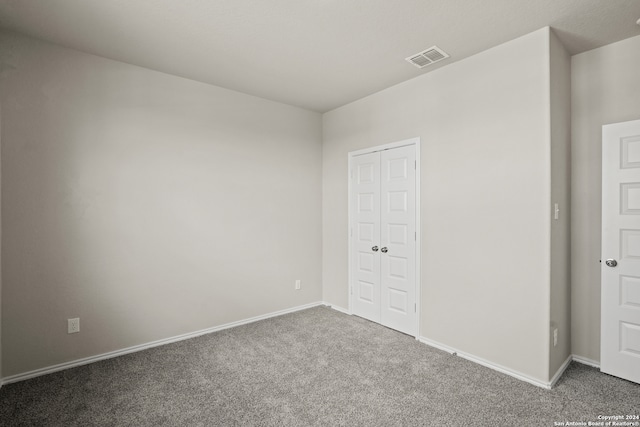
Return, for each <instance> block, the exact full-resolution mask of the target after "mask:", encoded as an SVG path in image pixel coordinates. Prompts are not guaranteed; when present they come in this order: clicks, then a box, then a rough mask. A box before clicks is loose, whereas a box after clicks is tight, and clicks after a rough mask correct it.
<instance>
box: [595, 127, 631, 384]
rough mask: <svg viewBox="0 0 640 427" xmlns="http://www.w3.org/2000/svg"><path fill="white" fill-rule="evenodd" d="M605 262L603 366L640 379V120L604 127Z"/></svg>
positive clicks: (603, 368)
mask: <svg viewBox="0 0 640 427" xmlns="http://www.w3.org/2000/svg"><path fill="white" fill-rule="evenodd" d="M607 260H614V261H615V262H616V263H617V264H616V265H613V263H609V264H610V265H608V263H607V262H606V261H607ZM601 268H602V285H601V286H602V291H601V292H602V310H601V348H600V364H601V371H602V372H605V373H608V374H611V375H615V376H618V377H621V378H625V379H627V380H630V381H634V382H638V383H640V120H636V121H632V122H626V123H617V124H613V125H606V126H603V128H602V267H601Z"/></svg>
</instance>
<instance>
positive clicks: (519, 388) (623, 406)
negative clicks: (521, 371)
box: [0, 307, 640, 426]
mask: <svg viewBox="0 0 640 427" xmlns="http://www.w3.org/2000/svg"><path fill="white" fill-rule="evenodd" d="M599 415H604V416H610V415H640V385H638V384H634V383H631V382H627V381H624V380H620V379H617V378H614V377H610V376H608V375H605V374H601V373H600V372H599V371H598V370H597V369H594V368H590V367H587V366H584V365H580V364H576V363H575V362H574V363H572V364H571V366H570V367H569V368H568V370H567V371H566V373H565V375H564V376H563V377H562V379H561V380H560V381H559V382H558V384H557V386H556V387H555V388H554V389H553V390H551V391H549V390H544V389H541V388H538V387H536V386H533V385H530V384H528V383H525V382H521V381H518V380H516V379H514V378H511V377H509V376H506V375H503V374H500V373H498V372H495V371H493V370H491V369H488V368H485V367H482V366H480V365H477V364H475V363H472V362H469V361H466V360H464V359H461V358H459V357H456V356H452V355H450V354H447V353H445V352H442V351H439V350H436V349H433V348H431V347H429V346H426V345H424V344H421V343H419V342H417V341H416V340H415V339H413V338H411V337H409V336H406V335H403V334H400V333H398V332H395V331H392V330H389V329H387V328H385V327H382V326H380V325H377V324H374V323H371V322H368V321H366V320H363V319H360V318H358V317H355V316H347V315H345V314H342V313H338V312H336V311H334V310H331V309H330V308H327V307H315V308H312V309H309V310H304V311H300V312H296V313H293V314H288V315H285V316H280V317H276V318H272V319H268V320H264V321H260V322H256V323H252V324H248V325H244V326H239V327H237V328H233V329H227V330H224V331H221V332H217V333H213V334H209V335H204V336H201V337H198V338H194V339H191V340H187V341H182V342H178V343H174V344H169V345H166V346H162V347H156V348H153V349H150V350H146V351H142V352H139V353H134V354H130V355H126V356H122V357H118V358H114V359H110V360H105V361H102V362H98V363H94V364H91V365H86V366H82V367H79V368H74V369H69V370H66V371H62V372H58V373H54V374H50V375H47V376H43V377H39V378H34V379H31V380H27V381H23V382H20V383H15V384H8V385H5V386H3V387H2V389H0V425H2V426H14V425H33V426H234V425H242V426H254V425H255V426H307V425H322V426H554V425H560V424H554V423H566V422H584V423H585V425H586V424H587V422H589V421H592V422H593V421H597V420H598V416H599Z"/></svg>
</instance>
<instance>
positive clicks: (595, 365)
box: [572, 354, 600, 369]
mask: <svg viewBox="0 0 640 427" xmlns="http://www.w3.org/2000/svg"><path fill="white" fill-rule="evenodd" d="M572 357H573V361H574V362H578V363H582V364H583V365H587V366H591V367H593V368H598V369H600V362H596V361H595V360H591V359H587V358H586V357H582V356H577V355H575V354H574V355H573V356H572Z"/></svg>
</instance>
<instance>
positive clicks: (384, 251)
mask: <svg viewBox="0 0 640 427" xmlns="http://www.w3.org/2000/svg"><path fill="white" fill-rule="evenodd" d="M387 251H388V249H387V248H386V246H385V247H384V248H382V249H380V252H382V253H383V254H386V253H387Z"/></svg>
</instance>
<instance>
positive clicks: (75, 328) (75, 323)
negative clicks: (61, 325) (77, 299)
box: [67, 317, 80, 334]
mask: <svg viewBox="0 0 640 427" xmlns="http://www.w3.org/2000/svg"><path fill="white" fill-rule="evenodd" d="M76 332H80V318H79V317H76V318H74V319H67V333H68V334H75V333H76Z"/></svg>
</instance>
